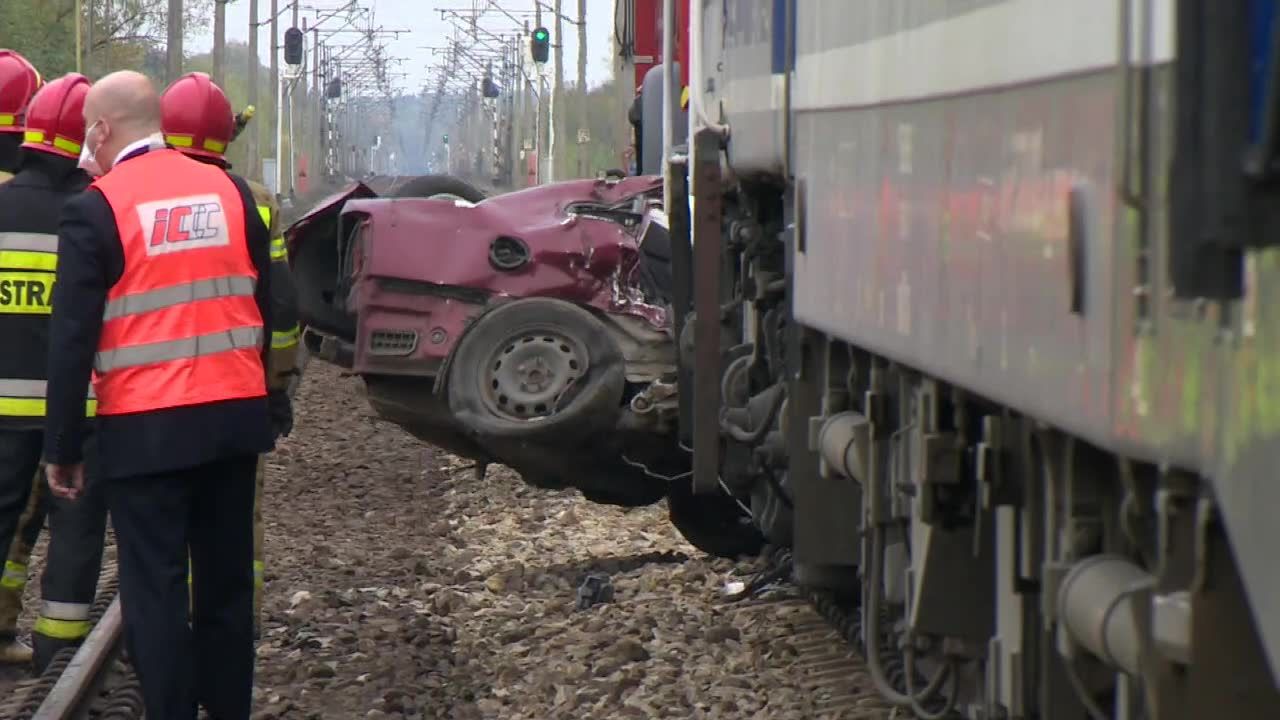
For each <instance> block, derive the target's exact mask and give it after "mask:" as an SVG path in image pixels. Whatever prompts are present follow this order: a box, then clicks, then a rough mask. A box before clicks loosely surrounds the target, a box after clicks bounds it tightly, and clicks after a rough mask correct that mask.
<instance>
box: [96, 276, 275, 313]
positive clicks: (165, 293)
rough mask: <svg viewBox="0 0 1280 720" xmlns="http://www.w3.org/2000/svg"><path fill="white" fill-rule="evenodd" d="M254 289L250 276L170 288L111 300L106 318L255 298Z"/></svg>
mask: <svg viewBox="0 0 1280 720" xmlns="http://www.w3.org/2000/svg"><path fill="white" fill-rule="evenodd" d="M254 286H255V282H254V279H253V278H252V277H250V276H248V275H228V276H226V277H216V278H207V279H205V280H196V281H194V282H189V283H182V284H180V285H170V286H168V287H162V288H157V289H155V290H147V291H146V292H140V293H134V294H132V295H124V296H122V297H118V298H115V299H114V300H110V301H108V302H107V307H106V309H105V310H103V311H102V319H103V321H106V320H114V319H115V318H119V317H124V316H126V315H137V314H139V313H144V312H151V311H152V310H160V309H162V308H167V307H173V306H174V305H182V304H183V303H189V302H195V301H196V300H209V299H210V298H224V297H236V296H246V295H253V289H254Z"/></svg>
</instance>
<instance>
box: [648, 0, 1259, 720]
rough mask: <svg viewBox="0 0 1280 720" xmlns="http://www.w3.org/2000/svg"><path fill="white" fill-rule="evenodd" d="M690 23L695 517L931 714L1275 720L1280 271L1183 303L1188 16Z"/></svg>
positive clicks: (986, 15) (1004, 3) (701, 2)
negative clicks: (775, 571)
mask: <svg viewBox="0 0 1280 720" xmlns="http://www.w3.org/2000/svg"><path fill="white" fill-rule="evenodd" d="M691 1H692V3H693V9H692V13H693V15H694V20H693V27H692V30H691V33H690V34H691V37H692V43H693V45H692V54H693V57H692V60H691V74H690V81H689V83H690V88H691V91H692V95H693V97H692V100H691V104H690V107H689V112H688V123H689V125H688V149H689V154H688V160H687V168H688V172H687V177H677V178H675V179H674V180H671V182H679V183H688V185H687V191H688V193H689V195H690V196H691V202H690V206H689V219H688V224H689V227H690V234H689V237H690V241H691V245H692V250H691V252H690V255H691V260H690V262H691V265H692V268H691V277H692V278H693V280H692V285H693V290H692V291H691V299H690V301H689V306H688V308H689V309H690V310H692V311H694V312H693V313H692V314H690V315H689V316H688V321H687V322H686V323H685V324H684V333H683V335H684V338H685V343H684V344H682V359H681V362H682V365H685V366H694V365H700V367H699V368H698V369H694V370H689V372H691V373H692V374H693V375H695V376H698V377H699V378H702V379H701V380H698V379H696V378H695V379H692V380H690V381H689V383H688V385H687V387H694V388H696V389H697V390H696V391H695V394H692V397H688V398H685V397H682V402H687V403H689V404H691V405H692V408H691V409H690V410H689V412H688V413H687V414H686V415H685V417H687V418H692V420H691V431H690V433H688V435H689V436H690V437H691V438H692V440H691V442H693V447H694V449H695V450H697V451H705V450H706V449H707V448H712V447H715V448H717V449H714V450H712V451H711V452H712V453H713V454H714V457H715V461H716V462H715V464H714V468H713V469H707V468H706V467H704V468H703V469H702V470H699V469H698V467H699V460H698V459H697V457H695V460H694V466H695V485H697V484H698V478H699V477H702V478H704V480H703V482H702V487H703V489H704V490H707V489H710V488H711V485H712V484H718V485H722V486H724V487H727V488H728V489H729V490H730V491H731V492H733V493H734V494H736V495H738V496H739V497H740V498H741V499H744V500H749V502H750V506H751V508H752V510H753V513H754V514H755V515H756V519H757V524H758V525H760V529H761V530H763V531H764V532H765V534H766V535H768V536H770V537H771V538H773V539H774V540H775V541H779V542H782V543H783V544H788V545H790V546H791V550H792V554H793V559H794V563H795V565H794V574H795V576H796V577H797V578H798V579H799V580H800V581H801V582H802V583H804V584H806V585H808V586H810V587H811V588H814V589H815V591H819V592H829V593H832V594H833V596H834V597H837V598H839V602H841V603H843V604H844V605H845V606H846V607H847V608H848V609H849V611H850V612H851V613H855V614H858V615H859V616H860V617H861V628H862V631H861V633H860V635H861V642H862V643H863V645H864V646H865V651H866V652H865V654H866V655H868V661H869V664H870V665H871V666H872V668H871V669H872V672H871V675H872V676H873V678H875V679H876V680H877V683H878V684H882V685H884V686H885V687H883V688H882V690H883V692H884V693H885V694H886V695H887V696H888V697H889V698H890V699H891V700H892V701H894V702H895V704H897V705H901V706H903V707H904V708H911V709H914V710H915V712H917V713H919V714H922V716H930V713H940V712H941V713H943V715H945V712H951V713H955V714H958V715H959V716H962V717H968V718H989V719H995V718H1044V719H1046V720H1058V719H1059V718H1072V719H1073V720H1074V719H1075V718H1084V717H1091V716H1092V717H1098V716H1101V717H1107V718H1117V719H1118V718H1139V717H1146V718H1151V719H1152V720H1167V719H1170V718H1188V719H1190V718H1211V717H1219V716H1221V717H1241V718H1245V717H1248V718H1255V717H1256V718H1263V717H1276V716H1277V715H1280V710H1278V709H1277V708H1280V705H1278V704H1276V703H1277V701H1280V693H1278V692H1277V678H1278V677H1280V674H1278V671H1280V566H1277V564H1276V563H1275V561H1274V559H1273V557H1272V556H1273V554H1274V553H1275V552H1276V551H1277V549H1278V548H1280V523H1278V522H1276V521H1275V520H1274V516H1275V514H1276V513H1277V511H1278V510H1280V482H1277V481H1276V480H1275V479H1274V478H1273V477H1272V474H1273V473H1274V472H1275V469H1274V468H1275V467H1276V466H1277V464H1280V394H1278V391H1280V303H1274V302H1273V303H1268V302H1267V301H1266V298H1267V297H1273V296H1275V295H1276V294H1277V288H1280V253H1278V252H1277V250H1276V249H1274V248H1271V247H1266V246H1253V247H1249V246H1246V247H1243V248H1240V247H1235V248H1229V249H1222V248H1216V249H1213V252H1214V253H1216V254H1213V255H1212V257H1213V258H1215V262H1216V261H1217V260H1221V259H1222V258H1226V259H1227V260H1226V261H1225V264H1226V266H1227V267H1229V268H1235V267H1236V264H1238V267H1239V276H1240V277H1239V281H1238V283H1237V284H1238V292H1235V293H1234V294H1233V293H1231V292H1227V293H1221V294H1219V295H1217V296H1214V295H1213V294H1212V293H1206V294H1205V295H1203V296H1196V293H1194V292H1188V291H1187V290H1186V289H1185V287H1184V286H1185V285H1186V283H1184V282H1183V281H1178V283H1175V281H1174V279H1172V278H1173V277H1174V276H1175V275H1176V274H1177V273H1176V272H1171V271H1170V270H1169V268H1170V267H1171V266H1172V264H1174V263H1175V262H1176V261H1177V259H1178V257H1181V255H1180V253H1183V250H1182V249H1181V246H1179V245H1178V242H1179V241H1177V240H1176V238H1175V234H1176V233H1175V230H1176V228H1177V223H1176V222H1175V209H1174V208H1175V207H1177V205H1176V204H1175V203H1174V201H1173V198H1172V197H1171V194H1172V193H1173V192H1174V191H1175V189H1176V187H1175V186H1176V185H1177V181H1176V180H1174V179H1172V176H1173V174H1174V166H1175V149H1176V148H1177V147H1179V144H1178V142H1177V128H1176V127H1175V118H1176V117H1179V115H1178V112H1177V108H1176V105H1175V102H1174V100H1175V96H1176V93H1175V88H1176V87H1177V86H1178V82H1180V81H1179V79H1178V78H1179V77H1180V76H1179V74H1178V72H1177V68H1178V62H1177V61H1178V57H1177V54H1176V53H1175V48H1176V47H1182V46H1183V45H1182V43H1184V42H1187V40H1185V39H1183V38H1184V36H1183V35H1181V34H1180V32H1181V31H1180V28H1179V24H1178V23H1177V22H1176V20H1177V18H1178V17H1180V16H1181V13H1187V12H1191V11H1190V10H1187V8H1188V7H1191V6H1192V5H1194V3H1193V2H1192V0H1074V1H1073V2H1061V1H1060V0H948V1H946V2H943V1H942V0H691ZM1206 7H1207V6H1206ZM1235 20H1236V21H1240V22H1243V21H1241V20H1240V19H1239V18H1235ZM1186 32H1187V35H1186V36H1185V37H1191V34H1190V31H1189V30H1187V31H1186ZM680 162H683V158H682V159H681V161H680ZM675 175H676V173H672V175H670V176H669V177H674V176H675ZM684 190H685V188H684V187H682V188H681V193H680V195H675V194H673V197H676V196H681V195H683V192H684ZM1206 192H1207V191H1206ZM712 195H715V196H716V198H717V199H716V201H715V202H710V201H709V199H710V198H711V196H712ZM1192 204H1195V203H1192ZM1208 204H1209V201H1206V205H1205V206H1206V207H1207V206H1208ZM677 224H678V221H677ZM1183 254H1185V253H1183ZM1214 267H1216V266H1214V265H1212V263H1210V264H1206V265H1205V266H1204V270H1203V272H1205V273H1209V272H1212V271H1213V268H1214ZM1232 272H1234V271H1232ZM1232 272H1226V273H1224V275H1225V276H1231V275H1232ZM1179 283H1181V284H1179ZM1191 284H1194V283H1191ZM1228 284H1230V283H1228ZM699 285H702V286H703V290H700V289H699ZM1175 285H1178V286H1175ZM707 288H711V289H707ZM1276 299H1278V300H1280V298H1276ZM717 306H718V307H717ZM725 308H729V311H727V312H726V311H725ZM717 310H718V311H719V312H717ZM710 313H716V314H718V315H719V316H720V322H718V323H717V322H714V321H702V318H701V316H703V315H705V314H710ZM695 338H696V340H697V342H692V340H693V339H695ZM707 341H714V344H715V347H718V348H720V351H719V354H718V355H717V354H716V352H715V351H711V352H710V354H707V352H706V348H707V347H708V346H707ZM709 364H711V365H715V369H714V371H711V370H707V366H708V365H709ZM1272 369H1275V370H1276V371H1277V372H1276V373H1275V374H1274V375H1273V374H1272V373H1271V372H1270V371H1271V370H1272ZM700 372H701V373H703V375H698V373H700ZM712 372H714V374H715V375H716V376H718V377H719V378H720V382H719V384H718V385H716V384H713V383H712V382H711V381H710V378H711V375H710V374H708V373H712ZM1273 383H1275V384H1273ZM717 390H718V392H716V391H717ZM779 396H781V397H782V398H783V399H782V400H781V401H780V402H778V401H777V400H778V398H779ZM1272 420H1275V421H1276V422H1271V421H1272ZM700 432H706V433H709V435H704V436H703V437H704V438H709V437H711V435H715V436H718V438H719V444H714V445H713V443H712V440H710V439H705V440H699V433H700ZM700 443H701V444H700ZM713 472H715V473H718V474H717V476H716V477H714V478H712V476H711V473H713ZM697 473H701V475H700V476H699V475H698V474H697ZM707 478H710V480H708V479H707ZM873 616H874V617H873ZM872 634H875V635H878V636H879V637H875V638H873V637H871V635H872ZM904 650H905V656H906V657H907V658H908V662H907V667H908V668H911V669H910V670H908V673H907V674H912V673H914V674H913V675H912V683H905V681H904V680H903V678H902V677H901V676H902V675H903V673H902V672H898V673H897V677H896V678H889V677H887V676H886V674H885V672H883V671H884V666H885V664H886V663H888V662H889V661H890V658H889V655H890V654H893V653H895V652H897V653H899V654H902V653H903V651H904ZM900 659H901V658H899V660H900ZM898 667H899V669H901V662H899V664H898ZM931 678H932V679H939V678H941V679H942V680H940V682H941V683H942V684H941V685H940V686H938V687H932V688H931V689H932V690H933V692H929V690H930V688H926V684H928V683H929V681H930V679H931ZM944 711H945V712H944Z"/></svg>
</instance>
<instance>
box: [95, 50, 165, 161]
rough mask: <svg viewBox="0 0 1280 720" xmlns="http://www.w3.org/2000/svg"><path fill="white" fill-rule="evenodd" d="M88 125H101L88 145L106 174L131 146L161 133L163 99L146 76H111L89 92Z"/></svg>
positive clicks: (124, 72)
mask: <svg viewBox="0 0 1280 720" xmlns="http://www.w3.org/2000/svg"><path fill="white" fill-rule="evenodd" d="M84 121H85V127H86V128H89V127H92V126H93V125H94V124H97V127H96V128H95V129H94V130H93V133H92V135H89V134H86V136H85V143H86V145H87V147H88V149H89V150H90V152H92V153H94V156H95V157H96V158H97V160H98V163H99V164H100V165H101V166H102V170H103V171H104V172H106V171H108V170H110V169H111V163H113V162H114V161H115V157H116V155H118V154H119V153H120V151H121V150H123V149H124V148H125V147H126V146H128V145H129V144H130V143H133V142H136V141H138V140H142V139H144V138H146V137H148V136H150V135H153V134H155V133H158V132H160V95H159V93H157V92H156V88H155V86H154V85H152V84H151V80H150V79H148V78H147V76H146V75H143V74H142V73H137V72H133V71H132V70H121V71H120V72H114V73H111V74H110V75H107V76H106V77H104V78H102V79H101V80H99V81H98V82H96V83H94V85H93V87H92V88H90V89H89V95H88V96H87V97H86V98H85V101H84Z"/></svg>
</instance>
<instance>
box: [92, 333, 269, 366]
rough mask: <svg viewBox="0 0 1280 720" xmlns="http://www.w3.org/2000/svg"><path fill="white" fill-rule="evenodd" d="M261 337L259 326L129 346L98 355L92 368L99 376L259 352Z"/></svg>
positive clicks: (101, 352)
mask: <svg viewBox="0 0 1280 720" xmlns="http://www.w3.org/2000/svg"><path fill="white" fill-rule="evenodd" d="M262 334H263V333H262V326H258V327H239V328H233V329H231V330H225V331H222V332H216V333H209V334H208V335H197V336H196V337H191V338H183V339H181V340H169V341H166V342H156V343H146V344H145V345H130V346H128V347H122V348H116V349H115V350H106V351H100V352H99V353H98V355H97V357H96V358H95V359H94V363H93V366H94V369H95V370H97V371H98V372H99V373H105V372H110V371H112V370H120V369H122V368H128V367H134V366H137V365H150V364H152V363H160V362H168V361H170V360H182V359H185V358H195V357H200V356H202V355H215V354H217V353H222V352H227V351H229V350H242V349H245V348H261V347H262Z"/></svg>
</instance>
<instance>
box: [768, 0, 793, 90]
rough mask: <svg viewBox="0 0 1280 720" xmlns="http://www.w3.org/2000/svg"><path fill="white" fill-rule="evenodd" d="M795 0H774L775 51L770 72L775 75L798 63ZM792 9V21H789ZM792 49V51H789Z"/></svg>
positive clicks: (773, 29) (773, 27)
mask: <svg viewBox="0 0 1280 720" xmlns="http://www.w3.org/2000/svg"><path fill="white" fill-rule="evenodd" d="M795 4H796V2H795V0H773V23H772V27H771V28H770V29H771V30H772V33H771V35H772V39H773V53H772V58H771V60H772V62H771V64H770V72H772V73H773V74H774V75H777V74H779V73H785V72H787V71H788V70H791V69H792V68H794V67H795V64H796V22H795V17H796V12H795ZM788 9H790V13H791V22H789V23H788V22H787V12H788ZM788 51H790V52H788Z"/></svg>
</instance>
